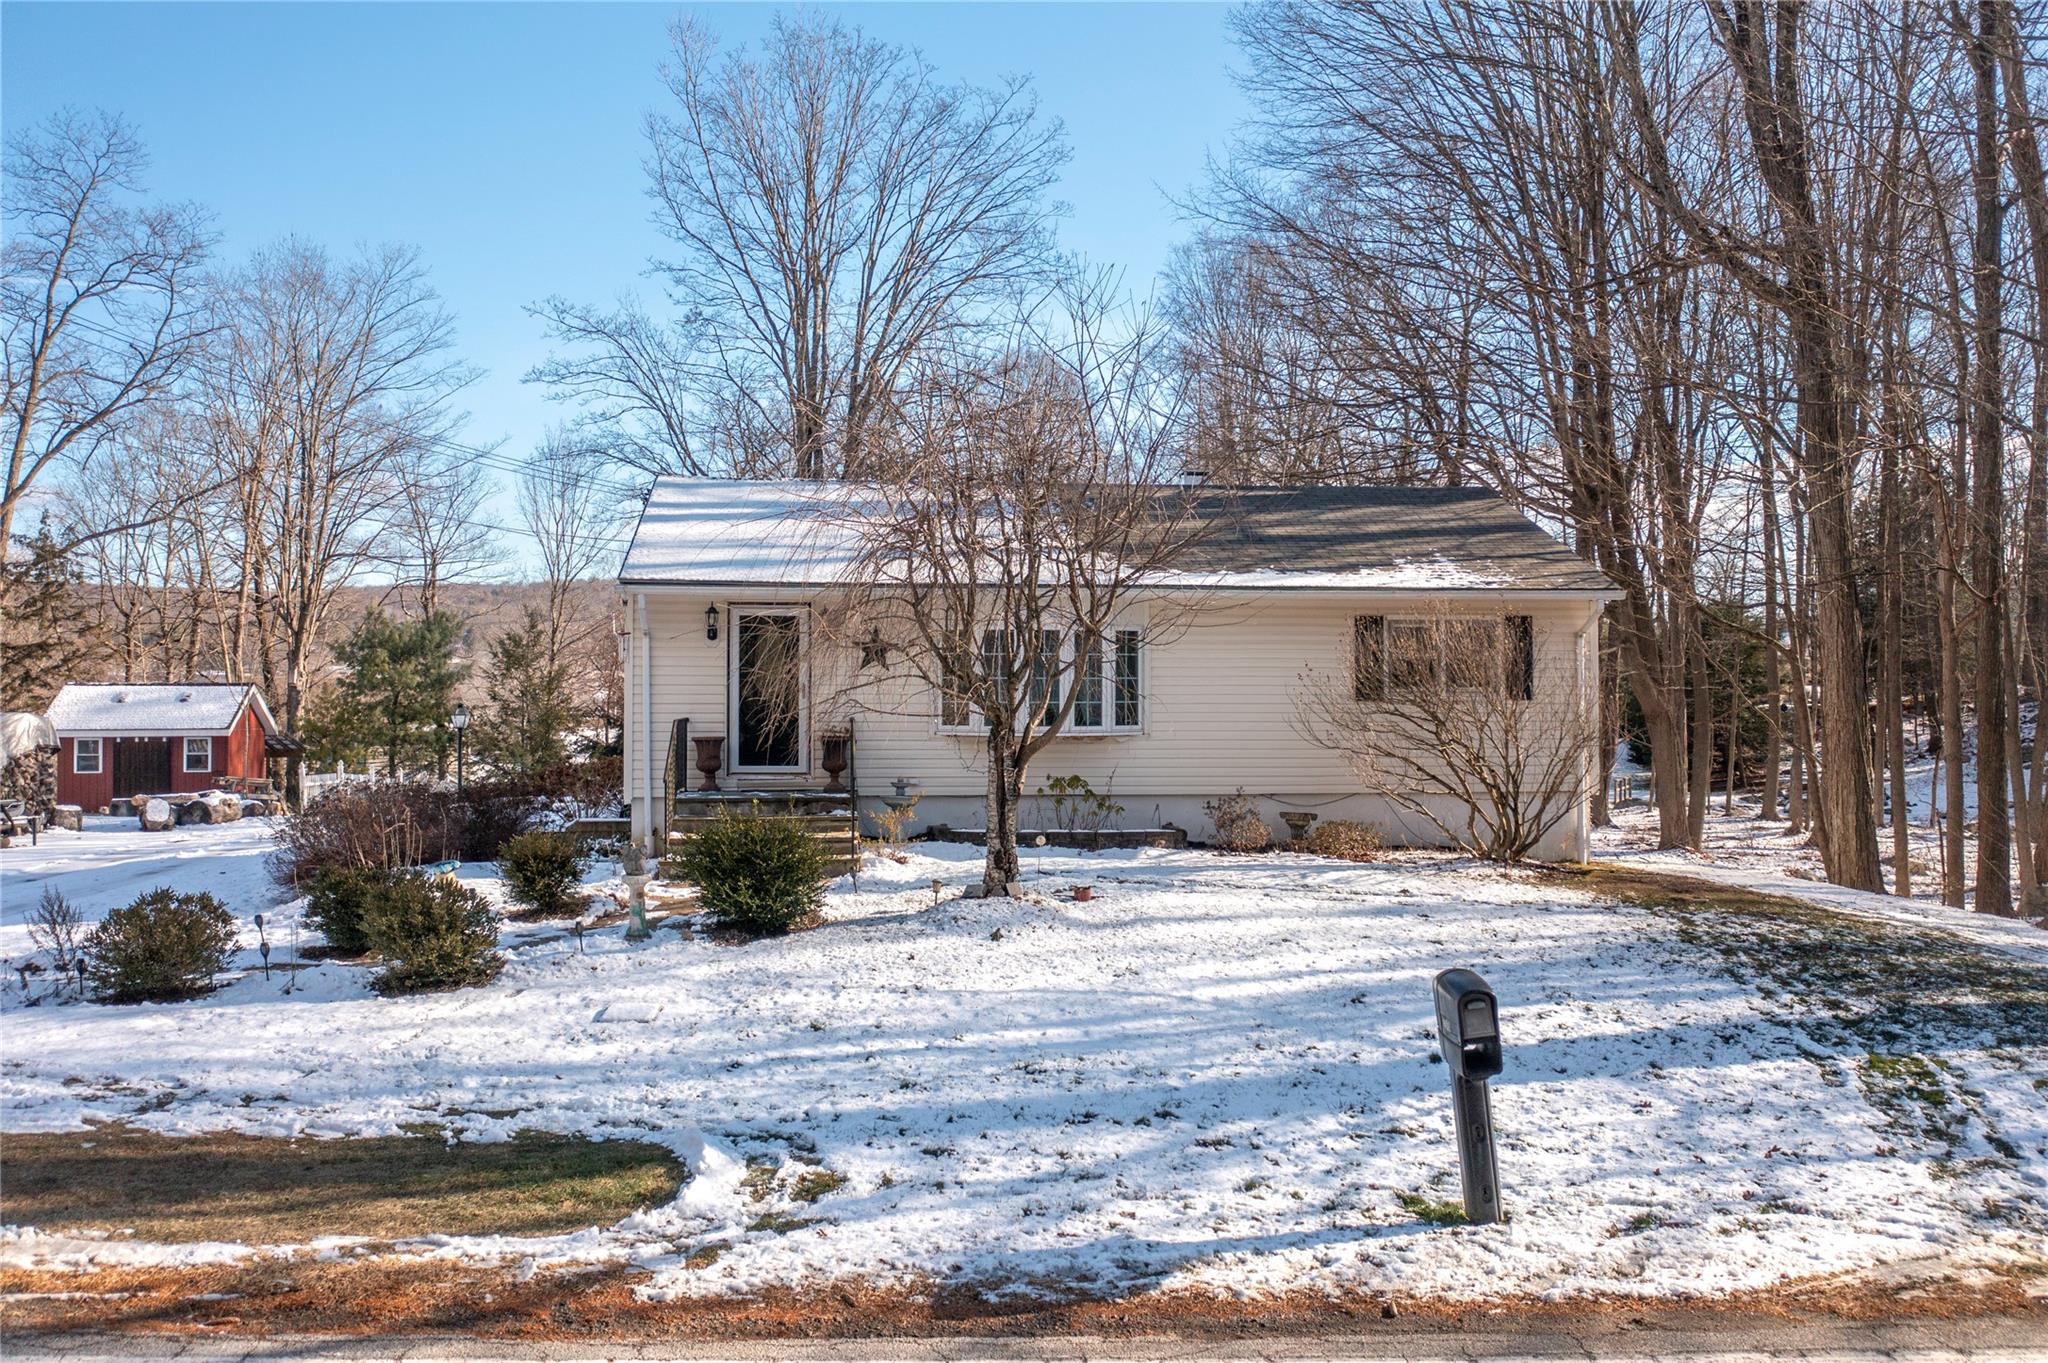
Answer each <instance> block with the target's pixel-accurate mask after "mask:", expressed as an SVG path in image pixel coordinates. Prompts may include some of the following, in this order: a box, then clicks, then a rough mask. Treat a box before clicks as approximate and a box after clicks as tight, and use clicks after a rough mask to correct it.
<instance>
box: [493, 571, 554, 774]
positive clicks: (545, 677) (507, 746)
mask: <svg viewBox="0 0 2048 1363" xmlns="http://www.w3.org/2000/svg"><path fill="white" fill-rule="evenodd" d="M487 675H488V681H487V689H488V694H489V696H490V700H491V711H490V714H489V715H488V716H486V718H485V720H484V722H483V724H482V726H481V728H482V732H481V733H479V734H478V736H477V747H478V750H479V751H480V752H481V753H482V754H483V756H484V758H485V759H486V760H487V761H488V762H490V764H491V765H492V766H493V767H495V768H496V769H497V770H498V771H500V772H502V773H504V774H506V775H508V776H530V775H532V774H534V773H535V772H540V771H545V770H547V769H548V768H549V767H552V766H554V765H556V764H557V763H559V762H561V761H563V760H564V759H565V758H566V757H567V756H568V748H567V744H566V742H565V736H566V734H567V733H568V731H569V730H570V729H571V728H573V727H574V726H575V724H576V721H577V720H578V718H580V716H579V715H578V714H577V710H576V704H575V702H574V700H573V699H572V698H571V695H570V686H569V668H568V665H567V664H566V663H565V662H561V661H554V662H550V661H549V658H548V623H547V618H546V616H544V615H543V614H542V613H541V612H540V611H538V610H535V609H534V608H533V607H531V606H529V607H527V608H526V622H525V623H524V624H523V625H521V626H519V627H518V628H516V629H510V630H507V631H505V633H503V634H501V635H499V636H498V638H497V639H496V641H494V642H493V643H492V644H491V660H490V664H489V669H488V674H487Z"/></svg>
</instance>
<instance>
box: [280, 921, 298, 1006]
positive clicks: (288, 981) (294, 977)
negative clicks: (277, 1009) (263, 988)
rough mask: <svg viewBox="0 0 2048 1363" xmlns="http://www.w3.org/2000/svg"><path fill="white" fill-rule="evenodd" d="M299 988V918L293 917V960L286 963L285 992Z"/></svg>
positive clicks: (288, 992) (291, 991)
mask: <svg viewBox="0 0 2048 1363" xmlns="http://www.w3.org/2000/svg"><path fill="white" fill-rule="evenodd" d="M298 987H299V916H298V915H297V914H293V915H292V958H291V960H290V961H289V962H287V963H286V967H285V976H284V992H285V993H287V994H290V993H293V992H295V991H296V990H297V989H298Z"/></svg>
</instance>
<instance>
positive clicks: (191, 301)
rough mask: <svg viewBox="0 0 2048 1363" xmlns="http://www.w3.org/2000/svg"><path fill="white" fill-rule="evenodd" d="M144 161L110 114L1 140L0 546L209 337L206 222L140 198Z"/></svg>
mask: <svg viewBox="0 0 2048 1363" xmlns="http://www.w3.org/2000/svg"><path fill="white" fill-rule="evenodd" d="M147 167H148V156H147V154H146V153H145V152H144V150H143V146H142V143H141V140H140V139H139V138H137V136H136V135H135V131H134V130H133V129H132V128H130V127H129V126H128V124H127V123H125V122H123V121H122V120H121V119H119V118H115V117H112V116H109V115H106V114H84V113H79V112H76V111H65V112H63V113H59V114H57V115H55V116H53V117H52V118H51V119H49V120H48V121H47V122H45V123H43V124H41V125H39V126H37V127H36V128H34V129H32V130H30V131H27V132H25V133H23V134H22V135H20V136H18V137H16V138H15V139H14V140H12V141H11V142H10V143H9V145H8V148H7V156H6V174H5V185H6V198H5V205H4V207H5V216H6V222H7V233H6V235H7V242H6V246H5V248H4V250H0V328H4V331H0V359H4V370H5V384H6V420H5V424H4V426H0V440H4V441H5V442H6V446H7V479H6V484H5V487H4V488H0V545H5V544H7V543H9V542H10V541H11V539H12V536H13V534H14V521H15V516H16V514H17V513H18V512H19V511H20V509H21V507H22V503H23V499H24V498H25V497H26V496H27V495H28V493H29V491H30V489H31V488H33V487H34V485H35V484H36V482H37V480H38V479H40V478H42V477H43V476H44V475H45V474H46V473H48V472H49V471H50V470H51V468H52V467H53V466H56V465H58V464H59V463H60V462H69V463H71V464H74V465H82V464H83V463H84V462H85V461H86V460H88V459H89V458H90V457H91V456H92V455H93V453H94V452H95V451H97V450H98V449H99V448H100V446H101V445H102V444H103V443H104V442H105V441H106V440H107V439H108V438H109V437H111V436H112V435H113V434H114V433H115V432H116V430H117V429H118V428H119V426H120V424H121V422H122V421H123V419H124V418H126V417H127V416H129V415H130V414H132V413H133V412H135V411H136V410H137V409H138V408H139V407H141V406H143V405H145V404H147V403H149V402H151V401H153V400H155V399H157V398H158V397H160V396H162V394H163V393H164V392H165V391H166V389H168V388H169V387H170V386H171V385H172V384H173V383H174V382H175V381H176V380H177V378H178V376H179V373H180V370H181V368H182V366H183V365H184V363H185V361H186V360H187V358H188V357H189V355H190V354H191V352H192V351H193V349H194V348H195V347H196V346H197V345H198V343H199V341H200V340H201V338H202V337H203V336H204V334H205V330H206V326H205V322H204V320H203V319H204V316H205V314H204V312H203V310H202V309H200V308H199V307H198V306H197V304H196V299H197V295H198V278H199V273H200V268H201V265H202V263H203V262H204V260H205V258H206V251H207V246H208V239H207V234H206V232H205V230H204V227H203V223H202V219H201V217H200V215H199V213H198V212H197V211H196V210H195V209H193V208H191V207H189V206H186V205H138V204H136V203H135V202H134V200H135V197H136V195H137V194H138V193H139V192H140V189H141V181H142V174H143V172H144V170H146V169H147Z"/></svg>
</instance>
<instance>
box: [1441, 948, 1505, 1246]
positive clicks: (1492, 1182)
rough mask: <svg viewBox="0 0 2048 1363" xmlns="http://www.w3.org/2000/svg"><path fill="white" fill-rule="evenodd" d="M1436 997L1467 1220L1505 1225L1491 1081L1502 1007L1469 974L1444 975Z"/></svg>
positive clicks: (1484, 985) (1495, 1070) (1496, 1061)
mask: <svg viewBox="0 0 2048 1363" xmlns="http://www.w3.org/2000/svg"><path fill="white" fill-rule="evenodd" d="M1434 993H1435V996H1436V1037H1437V1045H1438V1047H1439V1048H1440V1049H1441V1050H1442V1052H1443V1057H1444V1063H1446V1064H1448V1065H1449V1066H1450V1067H1451V1118H1452V1121H1453V1123H1454V1124H1455V1126H1456V1128H1457V1133H1458V1176H1459V1179H1460V1181H1461V1182H1462V1183H1463V1184H1464V1192H1465V1219H1466V1220H1467V1221H1469V1222H1471V1223H1472V1224H1473V1225H1475V1226H1490V1225H1492V1224H1493V1223H1494V1222H1496V1221H1498V1220H1500V1171H1499V1169H1498V1167H1497V1165H1496V1162H1495V1159H1494V1147H1493V1101H1492V1099H1491V1098H1490V1097H1489V1096H1488V1094H1487V1091H1486V1081H1487V1080H1489V1079H1491V1078H1493V1077H1494V1076H1495V1075H1497V1074H1499V1073H1500V1072H1501V1050H1500V1017H1499V1011H1500V1010H1499V1005H1498V1003H1497V1002H1496V1001H1495V999H1494V996H1493V990H1492V989H1491V988H1490V987H1489V986H1488V985H1487V983H1486V981H1485V980H1483V979H1481V978H1480V977H1479V976H1478V975H1476V974H1475V973H1473V972H1472V971H1470V970H1445V971H1442V972H1440V973H1439V974H1438V975H1437V977H1436V982H1435V986H1434Z"/></svg>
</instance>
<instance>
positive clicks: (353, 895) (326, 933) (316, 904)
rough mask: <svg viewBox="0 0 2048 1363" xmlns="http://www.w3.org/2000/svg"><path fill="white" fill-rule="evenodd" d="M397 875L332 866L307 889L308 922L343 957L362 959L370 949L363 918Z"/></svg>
mask: <svg viewBox="0 0 2048 1363" xmlns="http://www.w3.org/2000/svg"><path fill="white" fill-rule="evenodd" d="M396 875H397V872H395V871H386V870H382V869H379V868H374V867H367V866H365V867H354V868H343V867H339V866H330V867H328V868H326V869H325V870H322V871H318V872H316V873H315V874H314V876H313V881H312V883H311V884H310V885H308V886H307V887H306V921H307V922H308V923H310V924H312V925H313V927H314V928H315V929H317V930H318V931H319V933H320V935H321V936H322V937H325V938H326V939H327V945H329V946H330V947H333V948H334V950H335V953H336V954H337V955H341V956H360V955H362V954H363V953H364V952H366V951H368V950H369V949H370V937H369V934H368V933H367V932H365V931H364V930H363V916H364V913H365V911H366V909H367V908H368V906H369V904H370V902H371V901H372V900H374V899H376V898H377V897H379V896H380V895H382V894H384V893H385V891H387V890H389V889H390V888H391V881H392V879H393V877H394V876H396Z"/></svg>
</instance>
